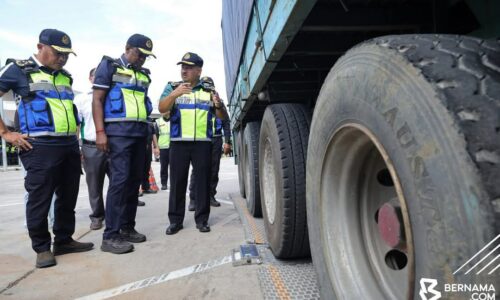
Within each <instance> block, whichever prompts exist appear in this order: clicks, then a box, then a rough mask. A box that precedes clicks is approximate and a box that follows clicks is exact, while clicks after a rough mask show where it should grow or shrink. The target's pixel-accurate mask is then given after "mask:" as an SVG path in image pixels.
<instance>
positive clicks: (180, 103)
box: [170, 84, 214, 141]
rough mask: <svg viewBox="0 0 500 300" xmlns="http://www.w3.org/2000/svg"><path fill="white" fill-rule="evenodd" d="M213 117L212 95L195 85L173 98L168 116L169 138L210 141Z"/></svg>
mask: <svg viewBox="0 0 500 300" xmlns="http://www.w3.org/2000/svg"><path fill="white" fill-rule="evenodd" d="M171 85H172V84H171ZM213 117H214V113H213V102H212V95H211V94H210V92H209V91H206V90H205V89H203V88H201V86H200V85H197V86H195V87H194V88H193V91H192V92H191V93H189V94H184V95H181V96H180V97H178V98H177V99H175V104H174V107H173V109H172V113H171V116H170V140H171V141H211V140H212V135H213Z"/></svg>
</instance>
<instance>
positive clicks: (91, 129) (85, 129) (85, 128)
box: [74, 91, 96, 142]
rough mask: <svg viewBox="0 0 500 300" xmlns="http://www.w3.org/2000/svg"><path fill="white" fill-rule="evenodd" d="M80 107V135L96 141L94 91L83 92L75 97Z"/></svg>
mask: <svg viewBox="0 0 500 300" xmlns="http://www.w3.org/2000/svg"><path fill="white" fill-rule="evenodd" d="M74 103H75V105H76V107H77V108H78V117H79V118H80V122H81V124H80V137H81V138H82V139H83V140H87V141H92V142H95V140H96V133H95V124H94V117H93V116H92V91H90V92H87V93H81V94H79V95H77V96H76V97H75V101H74Z"/></svg>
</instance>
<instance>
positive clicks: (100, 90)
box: [92, 59, 113, 152]
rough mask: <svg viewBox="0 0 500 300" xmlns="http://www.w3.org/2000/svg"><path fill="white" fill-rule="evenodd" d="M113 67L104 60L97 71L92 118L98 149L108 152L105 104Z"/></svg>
mask: <svg viewBox="0 0 500 300" xmlns="http://www.w3.org/2000/svg"><path fill="white" fill-rule="evenodd" d="M112 76H113V67H112V66H111V62H110V61H109V60H106V59H103V60H102V61H101V63H100V64H99V66H98V67H97V69H96V70H95V75H94V83H93V85H92V89H93V93H92V117H93V119H94V125H95V133H96V141H95V143H96V148H97V149H99V150H100V151H103V152H108V150H109V149H108V137H107V136H106V132H105V131H104V102H105V101H106V95H107V93H108V90H109V89H110V88H111V83H112V82H111V78H112Z"/></svg>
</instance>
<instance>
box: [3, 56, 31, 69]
mask: <svg viewBox="0 0 500 300" xmlns="http://www.w3.org/2000/svg"><path fill="white" fill-rule="evenodd" d="M10 63H14V64H15V65H17V66H18V67H19V68H21V69H28V70H31V69H34V68H36V67H37V65H36V63H35V62H34V61H32V60H30V59H15V58H9V59H7V61H6V64H10Z"/></svg>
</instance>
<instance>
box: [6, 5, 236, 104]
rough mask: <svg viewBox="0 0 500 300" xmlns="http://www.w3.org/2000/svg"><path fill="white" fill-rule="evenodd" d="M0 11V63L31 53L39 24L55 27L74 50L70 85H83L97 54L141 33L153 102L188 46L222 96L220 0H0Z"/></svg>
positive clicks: (115, 50)
mask: <svg viewBox="0 0 500 300" xmlns="http://www.w3.org/2000/svg"><path fill="white" fill-rule="evenodd" d="M0 11H1V13H0V16H1V17H0V60H1V65H4V64H5V60H6V59H7V58H17V59H27V58H28V57H29V56H31V55H32V54H34V53H36V51H37V50H36V44H37V42H38V36H39V34H40V32H41V31H42V29H44V28H55V29H58V30H61V31H64V32H65V33H67V34H68V35H69V36H70V38H71V42H72V48H73V50H74V51H75V52H76V53H77V56H76V57H75V56H73V55H70V58H69V60H68V63H67V64H66V66H65V69H66V70H68V71H69V72H70V73H71V74H72V75H73V79H74V83H73V89H74V90H76V91H87V90H89V89H90V87H91V85H90V83H89V81H88V74H89V71H90V69H91V68H93V67H95V66H97V65H98V64H99V62H100V61H101V58H102V56H103V55H108V56H111V57H115V58H117V57H119V56H120V55H121V54H122V53H123V52H124V51H125V44H126V42H127V39H128V38H129V37H130V36H131V35H132V34H134V33H141V34H144V35H146V36H148V37H149V38H151V40H152V41H153V53H154V54H155V55H156V56H157V59H154V58H151V59H149V60H147V61H146V63H145V64H144V67H145V68H148V69H150V71H151V79H152V83H151V86H150V89H149V96H150V98H151V100H152V101H153V102H154V103H156V104H157V101H158V98H159V97H160V95H161V93H162V91H163V89H164V87H165V85H166V84H167V82H168V81H178V80H180V66H178V65H176V63H177V62H178V61H180V60H181V58H182V56H183V55H184V53H186V52H187V51H190V52H195V53H197V54H198V55H200V56H201V57H202V58H203V60H204V66H203V73H202V76H203V75H205V76H211V77H212V78H213V79H214V82H215V85H216V88H217V90H218V91H219V93H220V95H221V96H222V97H223V98H224V99H227V97H226V88H225V79H224V59H223V53H222V31H221V15H222V3H221V0H106V1H105V0H69V1H68V0H66V1H60V0H45V1H35V0H0ZM156 104H155V105H154V106H155V108H156V106H157V105H156Z"/></svg>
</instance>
